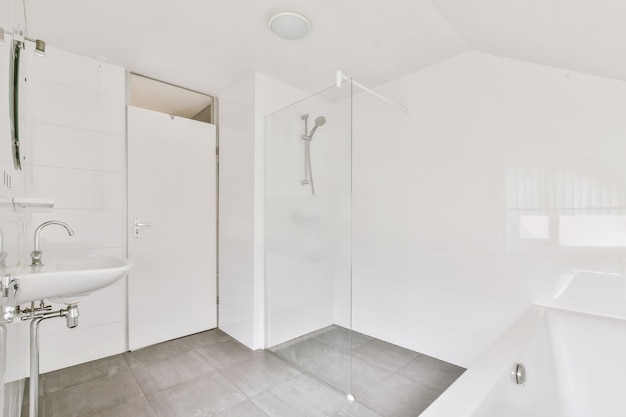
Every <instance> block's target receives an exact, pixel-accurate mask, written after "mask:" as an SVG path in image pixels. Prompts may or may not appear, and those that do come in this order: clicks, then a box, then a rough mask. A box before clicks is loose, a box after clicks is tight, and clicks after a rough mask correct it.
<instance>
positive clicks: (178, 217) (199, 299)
mask: <svg viewBox="0 0 626 417" xmlns="http://www.w3.org/2000/svg"><path fill="white" fill-rule="evenodd" d="M215 160H216V156H215V126H214V125H211V124H208V123H202V122H198V121H195V120H189V119H184V118H181V117H174V118H172V117H171V116H170V115H167V114H163V113H158V112H154V111H151V110H146V109H141V108H137V107H132V106H128V231H129V236H128V257H129V258H130V260H131V261H133V262H134V264H135V265H134V267H133V269H132V270H131V271H130V273H129V275H128V342H129V348H130V349H131V350H134V349H138V348H141V347H144V346H148V345H152V344H155V343H159V342H162V341H165V340H171V339H175V338H177V337H181V336H185V335H188V334H192V333H197V332H200V331H204V330H208V329H212V328H215V327H216V326H217V300H216V296H217V293H216V165H215V164H216V161H215ZM136 223H139V224H140V225H139V226H136V225H135V224H136ZM136 231H137V233H136Z"/></svg>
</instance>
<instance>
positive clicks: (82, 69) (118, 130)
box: [3, 47, 126, 380]
mask: <svg viewBox="0 0 626 417" xmlns="http://www.w3.org/2000/svg"><path fill="white" fill-rule="evenodd" d="M22 58H23V61H22V65H21V71H22V78H23V79H24V78H25V79H26V82H24V83H22V89H21V91H20V93H21V115H22V141H23V143H24V150H23V153H24V157H25V159H24V161H23V163H24V164H23V167H24V170H23V174H22V175H23V176H24V187H23V190H21V191H20V192H21V194H22V196H28V197H45V198H52V199H54V201H55V206H54V208H53V209H50V210H46V211H33V212H31V211H28V212H26V213H22V214H19V215H17V216H18V217H19V220H20V221H22V222H24V225H25V233H23V234H22V235H21V236H22V237H21V239H22V240H20V241H18V243H19V245H18V247H17V252H18V254H19V260H20V261H21V262H22V263H27V262H29V261H30V258H29V256H28V254H29V253H30V251H31V250H32V246H33V232H34V229H35V228H36V227H37V225H39V224H40V223H42V222H44V221H46V220H51V219H56V220H61V221H65V222H67V223H68V224H70V225H71V226H72V228H73V229H74V231H75V233H76V234H75V236H73V237H69V236H68V235H67V233H66V232H65V230H64V229H62V228H60V227H55V226H51V227H49V228H46V229H45V230H44V231H43V232H42V233H41V247H42V251H43V256H44V259H43V260H44V263H45V262H46V261H48V262H49V261H50V260H53V259H55V258H63V257H68V256H76V255H92V254H97V255H103V254H106V255H115V256H121V257H125V256H126V237H125V231H126V214H125V210H126V191H125V187H126V185H125V184H126V182H125V170H126V168H125V164H126V159H125V110H124V109H125V98H124V97H125V70H124V69H123V68H119V67H115V66H112V65H107V64H103V63H100V62H96V61H94V60H91V59H88V58H84V57H80V56H76V55H73V54H70V53H66V52H63V51H60V50H57V49H54V48H51V47H48V48H47V58H46V59H40V58H37V57H35V56H34V55H33V54H32V53H30V51H27V52H26V53H24V54H23V55H22ZM20 192H18V191H17V190H15V191H14V194H15V195H18V196H19V194H20ZM3 229H4V227H3ZM125 297H126V295H125V283H124V280H120V281H118V282H117V283H116V284H114V285H112V286H111V287H108V288H106V289H103V290H101V291H98V292H96V293H94V294H92V295H91V296H89V297H87V298H84V299H83V300H82V301H81V302H80V304H79V307H80V314H81V317H80V324H79V326H78V327H77V328H75V329H67V328H66V327H65V321H64V320H61V319H59V320H47V321H44V322H42V324H41V326H40V329H41V341H40V346H41V371H42V372H47V371H50V370H54V369H58V368H62V367H66V366H70V365H74V364H78V363H82V362H86V361H89V360H93V359H97V358H101V357H105V356H109V355H112V354H116V353H120V352H123V351H124V349H125ZM54 307H55V308H61V307H63V306H62V305H55V306H54ZM28 324H29V323H28V322H25V323H14V324H11V325H9V330H10V333H9V340H10V343H9V348H8V354H9V360H8V363H9V367H8V370H7V380H12V379H17V378H22V377H24V376H26V375H27V373H28V357H29V356H28V355H29V350H28Z"/></svg>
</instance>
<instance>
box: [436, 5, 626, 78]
mask: <svg viewBox="0 0 626 417" xmlns="http://www.w3.org/2000/svg"><path fill="white" fill-rule="evenodd" d="M431 3H432V4H433V5H434V6H435V7H436V8H437V10H439V11H440V12H441V14H442V15H443V16H444V17H445V18H446V20H447V21H448V22H449V23H450V25H452V27H454V29H455V30H456V31H457V33H458V34H459V35H461V36H462V37H463V39H464V40H465V41H466V42H467V44H468V45H469V47H470V48H471V49H474V50H479V51H483V52H488V53H492V54H496V55H501V56H506V57H510V58H517V59H522V60H525V61H529V62H534V63H538V64H544V65H550V66H555V67H561V68H565V69H570V70H574V71H580V72H585V73H590V74H595V75H600V76H604V77H610V78H615V79H620V80H626V1H623V0H432V1H431Z"/></svg>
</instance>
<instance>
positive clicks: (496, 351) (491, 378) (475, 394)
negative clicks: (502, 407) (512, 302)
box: [420, 304, 556, 417]
mask: <svg viewBox="0 0 626 417" xmlns="http://www.w3.org/2000/svg"><path fill="white" fill-rule="evenodd" d="M546 309H551V308H550V307H543V306H539V305H536V304H533V305H531V306H530V307H529V308H528V309H527V310H526V311H525V312H524V313H523V314H522V316H521V317H520V318H519V319H518V320H517V321H516V322H515V323H514V324H513V325H512V326H511V327H510V328H509V329H508V330H507V331H506V332H505V333H504V334H503V335H502V337H500V338H499V339H498V340H497V341H496V342H495V343H494V344H493V345H492V346H491V347H490V348H489V350H487V352H485V354H484V355H483V356H481V358H480V359H479V360H478V361H477V362H476V363H475V364H473V365H472V366H471V367H470V368H469V369H468V370H467V371H465V372H464V373H463V374H462V375H461V376H460V377H459V378H458V379H457V380H456V381H455V382H454V383H453V384H452V385H451V386H450V387H449V388H448V389H447V390H446V391H444V392H443V394H441V395H440V396H439V398H437V399H436V400H435V401H434V402H433V403H432V404H431V405H430V406H429V407H428V408H427V409H426V410H424V412H423V413H422V414H420V417H450V416H455V417H463V416H471V414H472V413H473V412H474V411H475V410H476V409H478V407H479V406H480V405H481V404H482V403H483V401H484V399H485V397H486V395H487V393H489V392H490V391H491V390H492V389H493V387H494V386H495V385H496V384H497V383H498V381H499V380H500V379H501V378H502V372H503V370H506V369H509V368H510V367H511V365H513V361H514V358H516V357H517V356H519V354H520V353H521V352H522V351H523V350H524V348H525V347H526V345H527V343H528V340H529V338H530V337H531V336H532V335H533V334H535V332H536V331H537V329H538V328H539V326H540V325H541V324H542V322H543V318H544V316H545V313H546ZM555 310H556V309H555Z"/></svg>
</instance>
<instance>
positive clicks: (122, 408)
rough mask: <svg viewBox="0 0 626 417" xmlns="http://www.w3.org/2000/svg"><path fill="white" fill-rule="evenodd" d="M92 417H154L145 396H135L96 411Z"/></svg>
mask: <svg viewBox="0 0 626 417" xmlns="http://www.w3.org/2000/svg"><path fill="white" fill-rule="evenodd" d="M93 417H156V414H154V411H153V410H152V407H151V406H150V403H149V402H148V400H147V399H146V398H145V397H141V398H136V399H134V400H130V401H128V402H126V403H123V404H120V405H118V406H116V407H113V408H109V409H107V410H104V411H101V412H99V413H96V414H95V415H94V416H93Z"/></svg>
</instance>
